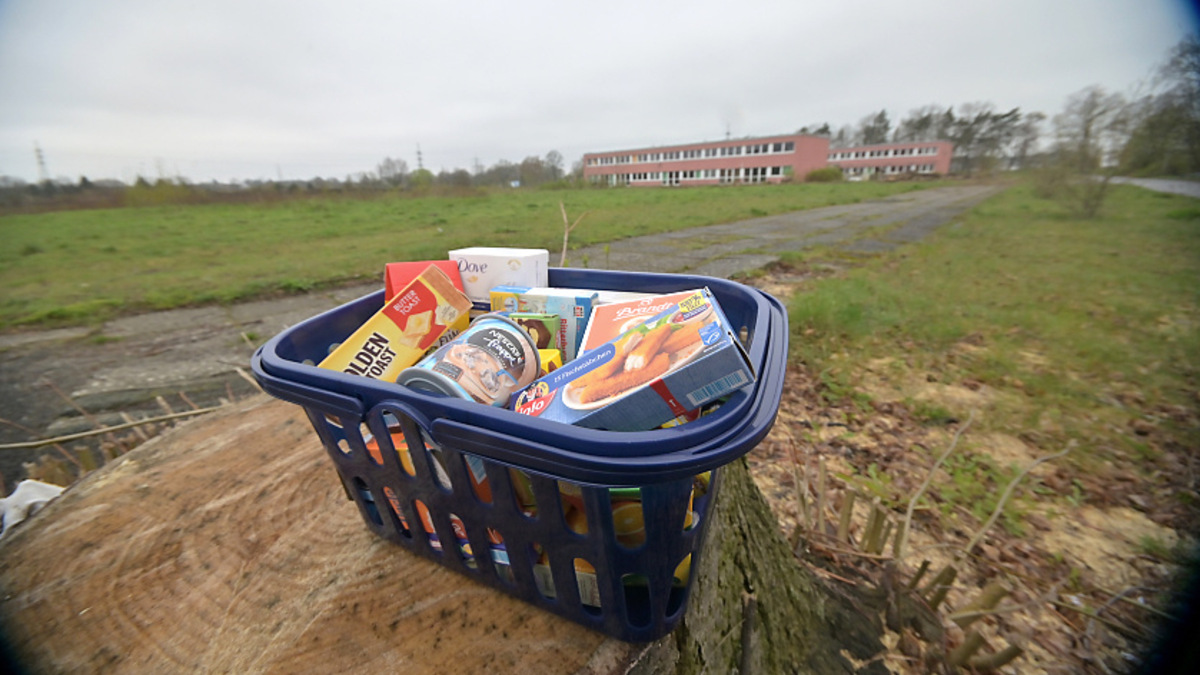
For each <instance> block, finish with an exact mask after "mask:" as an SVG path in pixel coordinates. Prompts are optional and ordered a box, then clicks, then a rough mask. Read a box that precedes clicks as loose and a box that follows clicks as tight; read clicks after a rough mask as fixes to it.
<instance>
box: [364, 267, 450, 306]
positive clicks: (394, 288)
mask: <svg viewBox="0 0 1200 675" xmlns="http://www.w3.org/2000/svg"><path fill="white" fill-rule="evenodd" d="M430 265H433V266H434V267H436V268H438V269H440V270H441V271H443V272H445V273H446V278H447V279H449V280H450V281H451V282H452V283H453V284H454V287H455V288H457V289H458V290H460V291H461V290H463V285H462V276H461V275H460V274H459V273H458V264H457V263H455V262H454V261H453V260H423V261H420V262H390V263H387V264H386V265H384V266H383V297H384V298H386V299H388V300H391V299H392V298H394V297H396V294H397V293H399V292H400V291H402V290H404V287H405V286H407V285H408V284H409V282H410V281H412V280H413V279H416V278H417V277H418V276H420V275H421V272H424V271H425V269H426V268H427V267H429V266H430Z"/></svg>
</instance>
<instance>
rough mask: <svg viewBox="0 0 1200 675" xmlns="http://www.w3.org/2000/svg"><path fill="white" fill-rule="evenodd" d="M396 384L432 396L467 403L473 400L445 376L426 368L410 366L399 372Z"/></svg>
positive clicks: (465, 391)
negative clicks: (463, 399) (440, 395)
mask: <svg viewBox="0 0 1200 675" xmlns="http://www.w3.org/2000/svg"><path fill="white" fill-rule="evenodd" d="M396 383H397V384H402V385H404V386H406V387H411V388H413V389H417V390H420V391H428V392H431V393H434V394H445V395H447V396H454V397H456V398H465V399H467V400H468V401H473V400H475V398H474V397H473V396H471V395H470V394H469V393H467V390H466V389H463V388H462V386H461V385H459V384H458V383H457V382H455V381H454V380H452V379H450V378H448V377H446V376H445V375H443V374H441V373H439V372H437V371H433V370H429V369H427V368H418V367H416V366H412V367H410V368H405V369H404V370H402V371H400V375H399V376H398V377H397V378H396Z"/></svg>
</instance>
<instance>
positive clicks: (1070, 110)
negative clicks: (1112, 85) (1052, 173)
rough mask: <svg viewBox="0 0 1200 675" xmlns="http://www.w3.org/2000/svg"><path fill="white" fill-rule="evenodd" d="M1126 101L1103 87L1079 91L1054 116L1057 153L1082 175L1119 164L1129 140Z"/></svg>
mask: <svg viewBox="0 0 1200 675" xmlns="http://www.w3.org/2000/svg"><path fill="white" fill-rule="evenodd" d="M1127 114H1128V106H1127V104H1126V102H1125V97H1124V96H1121V95H1120V94H1117V93H1112V94H1110V93H1108V92H1106V91H1105V90H1104V88H1103V87H1100V86H1099V85H1092V86H1090V87H1087V88H1085V89H1083V90H1081V91H1078V92H1076V93H1074V94H1072V95H1071V96H1070V98H1068V99H1067V104H1066V106H1065V107H1064V108H1063V111H1062V112H1061V113H1059V114H1057V115H1055V116H1054V136H1055V142H1056V152H1057V153H1058V154H1059V156H1060V158H1062V159H1064V160H1066V161H1068V162H1070V163H1072V164H1074V166H1075V168H1076V169H1077V170H1078V171H1080V172H1081V173H1087V172H1091V171H1096V170H1098V169H1100V168H1102V167H1105V166H1111V165H1112V164H1114V163H1115V162H1116V157H1117V155H1118V153H1119V152H1120V151H1121V149H1122V147H1123V145H1124V143H1123V141H1124V140H1125V138H1126V137H1127V136H1128V128H1127V121H1128V120H1127Z"/></svg>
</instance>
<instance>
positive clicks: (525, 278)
mask: <svg viewBox="0 0 1200 675" xmlns="http://www.w3.org/2000/svg"><path fill="white" fill-rule="evenodd" d="M449 257H450V259H451V260H453V261H454V262H455V263H456V264H457V265H458V271H459V274H461V275H462V281H463V288H464V289H465V290H466V293H467V297H469V298H471V302H473V303H475V308H476V309H480V310H485V311H486V310H487V309H488V308H489V307H490V306H491V298H490V296H489V293H490V292H491V290H492V288H493V287H494V286H505V285H508V286H545V285H546V284H547V283H548V281H547V275H548V273H549V270H548V267H549V262H550V252H549V251H547V250H545V249H534V248H489V247H484V246H475V247H472V248H460V249H457V250H454V251H450V256H449Z"/></svg>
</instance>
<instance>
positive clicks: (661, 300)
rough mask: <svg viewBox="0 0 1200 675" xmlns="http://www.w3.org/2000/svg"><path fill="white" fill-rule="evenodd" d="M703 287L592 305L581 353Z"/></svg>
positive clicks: (635, 325)
mask: <svg viewBox="0 0 1200 675" xmlns="http://www.w3.org/2000/svg"><path fill="white" fill-rule="evenodd" d="M698 290H699V289H693V290H690V291H681V292H679V293H668V294H665V295H647V294H643V295H642V297H640V298H635V299H633V300H620V301H617V302H610V303H608V304H602V305H597V306H596V307H595V308H593V309H592V318H591V319H589V320H588V325H587V331H586V332H584V334H583V340H582V341H581V342H580V353H583V352H586V351H587V350H589V349H595V348H596V347H599V346H600V345H603V344H604V343H606V342H609V341H610V340H613V339H614V338H616V337H617V336H619V335H622V334H623V333H626V332H628V331H630V330H631V329H633V328H636V327H637V326H639V325H641V324H642V323H645V321H646V319H649V318H650V317H652V316H654V315H656V314H661V313H662V312H663V311H664V310H667V309H669V308H671V307H673V306H674V305H676V304H678V303H679V301H680V300H683V299H685V298H688V297H690V296H692V295H694V294H695V293H696V292H697V291H698Z"/></svg>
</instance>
